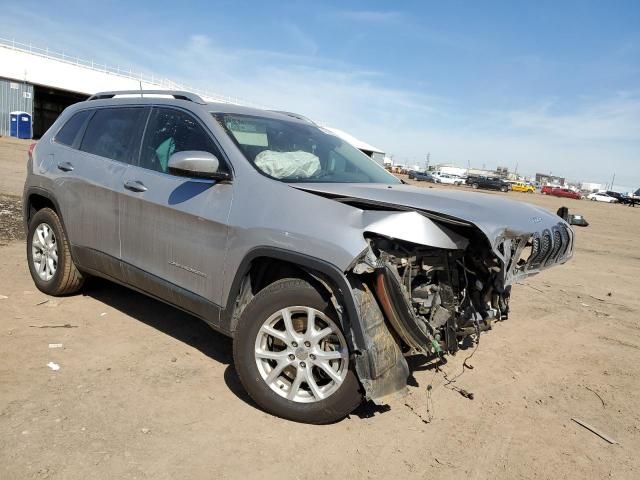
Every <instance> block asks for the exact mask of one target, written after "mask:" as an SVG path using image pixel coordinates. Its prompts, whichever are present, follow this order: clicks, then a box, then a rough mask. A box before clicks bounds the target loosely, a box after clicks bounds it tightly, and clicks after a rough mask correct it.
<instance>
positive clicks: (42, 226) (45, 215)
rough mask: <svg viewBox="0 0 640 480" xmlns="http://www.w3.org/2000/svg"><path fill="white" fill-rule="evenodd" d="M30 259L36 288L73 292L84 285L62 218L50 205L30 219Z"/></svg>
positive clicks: (65, 292) (56, 294)
mask: <svg viewBox="0 0 640 480" xmlns="http://www.w3.org/2000/svg"><path fill="white" fill-rule="evenodd" d="M27 262H28V264H29V272H30V273H31V278H33V281H34V283H35V284H36V287H37V288H38V290H40V291H41V292H44V293H46V294H47V295H55V296H58V295H69V294H72V293H75V292H77V291H78V290H80V288H82V285H83V283H84V277H83V276H82V274H81V273H80V271H78V269H77V268H76V266H75V264H74V263H73V259H72V258H71V251H70V249H69V242H68V241H67V236H66V235H65V233H64V229H63V228H62V223H61V222H60V218H59V217H58V215H57V214H56V212H54V211H53V210H51V209H50V208H43V209H42V210H38V211H37V212H36V213H35V215H33V217H31V219H30V220H29V229H28V233H27Z"/></svg>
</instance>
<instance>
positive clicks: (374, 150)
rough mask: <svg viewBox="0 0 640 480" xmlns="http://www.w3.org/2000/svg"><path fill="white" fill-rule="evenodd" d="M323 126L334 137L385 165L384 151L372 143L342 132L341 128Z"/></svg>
mask: <svg viewBox="0 0 640 480" xmlns="http://www.w3.org/2000/svg"><path fill="white" fill-rule="evenodd" d="M323 128H324V129H326V130H329V131H330V132H331V133H333V134H334V135H335V136H336V137H339V138H341V139H342V140H344V141H345V142H347V143H349V144H351V145H353V146H354V147H356V148H357V149H358V150H360V151H362V152H363V153H365V154H367V155H368V156H370V157H371V158H373V159H374V160H375V161H376V162H377V163H379V164H380V165H382V166H384V165H386V159H387V158H388V157H387V156H386V154H385V152H384V151H383V150H380V149H379V148H378V147H374V146H373V145H370V144H368V143H366V142H364V141H362V140H360V139H358V138H356V137H354V136H353V135H350V134H348V133H347V132H344V131H342V130H338V129H337V128H333V127H326V126H323Z"/></svg>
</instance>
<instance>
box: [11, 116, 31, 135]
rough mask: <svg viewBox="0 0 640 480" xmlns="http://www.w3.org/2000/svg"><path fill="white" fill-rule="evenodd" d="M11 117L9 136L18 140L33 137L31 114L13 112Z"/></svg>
mask: <svg viewBox="0 0 640 480" xmlns="http://www.w3.org/2000/svg"><path fill="white" fill-rule="evenodd" d="M9 116H10V117H11V127H10V128H9V135H11V136H12V137H16V138H31V137H33V133H32V125H31V114H29V113H27V112H11V113H10V114H9Z"/></svg>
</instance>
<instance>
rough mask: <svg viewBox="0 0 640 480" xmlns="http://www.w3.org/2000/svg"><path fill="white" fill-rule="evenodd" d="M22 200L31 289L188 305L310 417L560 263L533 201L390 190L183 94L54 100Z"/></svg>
mask: <svg viewBox="0 0 640 480" xmlns="http://www.w3.org/2000/svg"><path fill="white" fill-rule="evenodd" d="M24 205H25V211H24V215H25V222H26V225H27V228H28V237H27V257H28V262H29V269H30V271H31V275H32V277H33V280H34V282H35V284H36V286H37V287H38V288H39V289H40V290H42V291H43V292H45V293H48V294H51V295H65V294H71V293H73V292H76V291H78V290H79V289H80V288H81V286H82V284H83V281H84V279H85V278H86V277H87V276H89V275H96V276H100V277H104V278H107V279H109V280H113V281H115V282H118V283H121V284H124V285H126V286H129V287H131V288H133V289H135V290H138V291H140V292H143V293H145V294H147V295H150V296H152V297H154V298H157V299H159V300H161V301H163V302H166V303H167V304H170V305H173V306H175V307H178V308H180V309H182V310H185V311H187V312H189V313H191V314H193V315H195V316H197V317H199V318H201V319H203V320H204V321H206V322H207V323H208V324H209V325H211V326H212V327H213V328H215V329H216V330H219V331H221V332H223V333H225V334H227V335H229V336H231V337H233V355H234V363H235V368H236V371H237V373H238V376H239V377H240V380H241V382H242V384H243V385H244V387H245V388H246V390H247V392H248V393H249V394H250V395H251V397H252V398H253V399H254V400H255V402H256V403H257V404H258V405H259V406H261V407H262V408H264V409H265V410H267V411H269V412H271V413H273V414H275V415H279V416H281V417H284V418H288V419H292V420H296V421H301V422H310V423H327V422H333V421H336V420H338V419H340V418H342V417H344V416H345V415H347V414H349V413H350V412H351V411H352V410H353V409H354V408H355V407H356V406H358V405H359V404H360V403H361V402H362V400H363V398H367V399H370V400H373V401H374V402H384V401H385V398H386V397H387V396H389V395H391V394H394V393H398V392H403V391H404V390H405V389H406V385H407V378H408V376H409V369H408V366H407V362H406V360H405V357H407V356H410V355H426V356H430V357H437V356H440V355H443V354H445V353H446V352H449V353H454V352H456V351H457V350H458V349H459V348H460V346H461V345H462V343H463V342H465V341H469V340H473V339H474V338H475V337H476V336H477V335H479V333H480V331H483V330H487V329H489V328H491V324H492V322H494V321H498V320H503V319H506V318H507V315H508V312H509V294H510V289H511V285H512V284H513V283H514V282H515V281H517V280H519V279H522V278H524V277H526V276H528V275H532V274H535V273H537V272H539V271H540V270H542V269H544V268H547V267H550V266H552V265H556V264H559V263H564V262H566V261H567V260H568V259H569V258H570V257H571V256H572V254H573V233H572V230H571V228H570V227H569V225H568V224H567V223H566V222H565V221H563V220H562V219H561V218H559V217H558V216H556V215H553V214H551V213H549V212H547V211H546V210H542V209H540V208H537V207H534V206H531V205H528V204H524V203H518V202H513V201H510V200H507V199H505V198H504V197H502V196H497V195H487V194H479V193H472V192H461V191H449V190H437V189H424V188H416V187H411V186H408V185H404V184H403V183H402V182H401V181H399V180H398V179H397V178H396V177H394V176H393V175H391V174H390V173H388V172H387V171H385V170H384V169H383V168H382V167H380V166H379V165H377V164H376V163H375V162H373V161H372V160H371V159H370V158H368V157H367V156H366V155H364V154H363V153H361V152H360V151H358V150H357V149H355V148H354V147H352V146H351V145H349V144H347V143H345V142H344V141H342V140H340V139H339V138H337V137H335V136H334V135H332V134H331V133H330V132H328V131H326V130H324V129H323V128H322V127H319V126H318V125H316V124H314V123H313V122H312V121H310V120H308V119H306V118H304V117H302V116H300V115H295V114H292V113H287V112H275V111H267V110H260V109H253V108H245V107H240V106H236V105H228V104H218V103H206V102H203V101H202V100H201V99H200V98H199V97H197V96H195V95H193V94H189V93H186V92H166V91H162V92H159V91H146V92H131V91H126V92H107V93H100V94H96V95H94V96H93V97H91V98H90V99H89V100H87V101H85V102H81V103H78V104H75V105H73V106H71V107H69V108H67V109H66V110H65V111H64V113H63V114H62V115H61V116H60V118H59V119H58V120H57V121H56V122H55V124H54V125H53V126H52V127H51V129H50V130H49V131H48V132H47V133H46V134H45V135H44V137H42V139H41V140H40V141H39V142H38V143H37V145H36V147H35V148H34V149H33V150H32V151H31V153H30V158H29V163H28V177H27V180H26V184H25V189H24Z"/></svg>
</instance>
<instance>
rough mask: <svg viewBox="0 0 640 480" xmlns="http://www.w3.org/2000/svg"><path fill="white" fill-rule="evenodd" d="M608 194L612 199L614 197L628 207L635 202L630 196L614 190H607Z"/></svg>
mask: <svg viewBox="0 0 640 480" xmlns="http://www.w3.org/2000/svg"><path fill="white" fill-rule="evenodd" d="M606 193H607V195H609V196H610V197H613V198H615V199H616V200H618V202H619V203H621V204H623V205H628V204H630V203H631V202H632V201H633V199H632V198H631V197H630V196H629V195H625V194H624V193H620V192H614V191H613V190H607V192H606Z"/></svg>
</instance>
